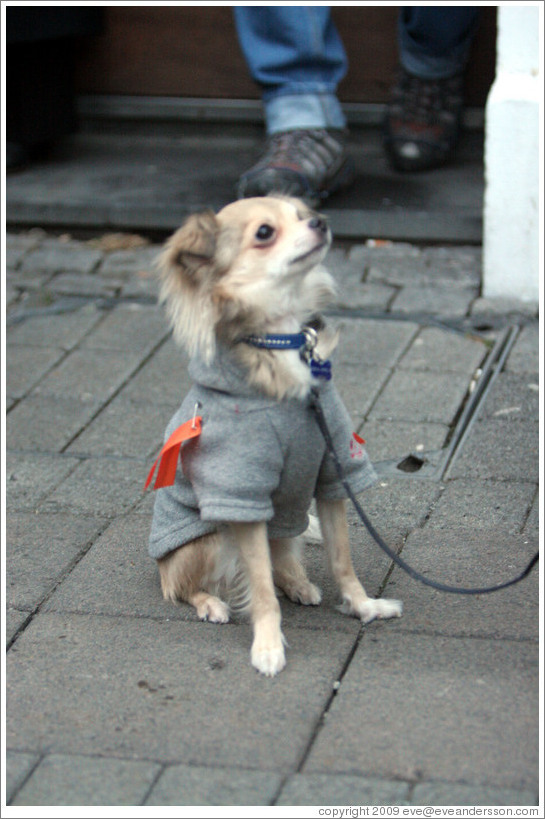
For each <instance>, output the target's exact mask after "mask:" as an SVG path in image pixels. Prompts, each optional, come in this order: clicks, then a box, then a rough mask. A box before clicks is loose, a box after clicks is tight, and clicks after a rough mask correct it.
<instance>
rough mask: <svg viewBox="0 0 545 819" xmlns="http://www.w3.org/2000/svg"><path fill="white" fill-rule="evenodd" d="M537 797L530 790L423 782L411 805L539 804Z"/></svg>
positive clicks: (417, 788)
mask: <svg viewBox="0 0 545 819" xmlns="http://www.w3.org/2000/svg"><path fill="white" fill-rule="evenodd" d="M536 797H537V794H536V793H534V792H533V791H530V790H527V791H517V790H512V789H509V788H501V787H500V788H487V787H471V786H469V785H457V784H453V783H450V782H423V783H422V784H419V785H417V786H416V787H415V789H414V791H413V794H412V798H411V805H504V806H506V805H509V806H512V805H537V798H536Z"/></svg>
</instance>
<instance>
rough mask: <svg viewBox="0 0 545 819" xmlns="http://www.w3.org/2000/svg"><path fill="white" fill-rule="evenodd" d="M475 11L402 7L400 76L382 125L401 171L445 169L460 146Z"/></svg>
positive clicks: (470, 8)
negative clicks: (464, 77)
mask: <svg viewBox="0 0 545 819" xmlns="http://www.w3.org/2000/svg"><path fill="white" fill-rule="evenodd" d="M478 15H479V8H478V7H474V6H404V7H403V8H402V9H401V12H400V16H399V27H398V42H399V59H400V64H401V67H400V71H399V77H398V80H397V82H396V85H395V87H394V89H393V92H392V98H391V101H390V104H389V106H388V111H387V114H386V119H385V124H384V144H385V148H386V152H387V154H388V156H389V159H390V161H391V163H392V164H393V166H394V168H396V169H397V170H407V171H419V170H427V169H430V168H434V167H437V166H439V165H442V164H444V163H445V162H446V161H448V159H449V158H450V157H451V156H452V154H453V151H454V148H455V146H456V143H457V141H458V137H459V132H460V125H461V118H462V109H463V72H464V69H465V67H466V63H467V58H468V54H469V48H470V45H471V41H472V38H473V35H474V33H475V30H476V27H477V20H478Z"/></svg>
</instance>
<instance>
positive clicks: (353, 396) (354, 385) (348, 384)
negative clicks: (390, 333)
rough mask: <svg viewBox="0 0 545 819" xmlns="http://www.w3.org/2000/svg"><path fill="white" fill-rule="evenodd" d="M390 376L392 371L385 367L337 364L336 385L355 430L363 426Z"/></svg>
mask: <svg viewBox="0 0 545 819" xmlns="http://www.w3.org/2000/svg"><path fill="white" fill-rule="evenodd" d="M389 376H390V370H387V369H385V368H383V367H355V366H354V365H353V364H335V366H334V378H335V385H336V387H337V389H338V391H339V394H340V396H341V398H342V400H343V401H344V404H345V406H346V409H347V410H348V412H349V414H350V417H351V419H352V425H353V427H354V430H356V431H357V430H358V429H359V427H360V426H361V424H362V421H363V419H364V418H365V416H366V414H367V413H368V412H369V410H370V409H371V407H372V406H373V404H374V402H375V401H376V399H377V396H378V394H379V393H380V390H381V389H382V387H383V386H384V384H385V383H386V381H387V380H388V378H389Z"/></svg>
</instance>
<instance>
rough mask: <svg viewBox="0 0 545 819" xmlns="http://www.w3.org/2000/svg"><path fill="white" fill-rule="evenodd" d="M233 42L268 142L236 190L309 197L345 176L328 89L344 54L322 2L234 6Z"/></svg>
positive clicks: (340, 124) (340, 123)
mask: <svg viewBox="0 0 545 819" xmlns="http://www.w3.org/2000/svg"><path fill="white" fill-rule="evenodd" d="M234 15H235V23H236V27H237V32H238V37H239V42H240V46H241V48H242V51H243V54H244V56H245V58H246V61H247V63H248V68H249V70H250V73H251V76H252V78H253V79H254V80H255V82H256V83H258V85H259V86H260V88H261V92H262V99H263V105H264V111H265V122H266V129H267V134H268V136H269V142H268V146H267V150H266V152H265V154H264V156H263V157H262V158H261V159H260V160H259V162H258V163H257V164H256V165H255V166H253V167H252V168H250V170H249V171H247V172H246V173H245V174H243V175H242V177H241V179H240V181H239V185H238V190H237V192H238V196H239V197H243V196H255V195H263V194H266V193H270V192H272V191H281V192H283V193H289V194H292V195H295V196H303V197H306V198H307V199H310V200H315V199H318V198H320V197H321V196H324V195H327V194H328V193H330V192H331V191H332V190H334V189H336V188H337V187H339V186H340V185H341V184H345V183H347V182H348V181H349V179H350V178H351V170H350V168H349V165H348V162H347V160H346V157H345V154H344V139H343V132H344V129H345V127H346V121H345V117H344V114H343V112H342V108H341V105H340V103H339V100H338V98H337V95H336V90H337V85H338V83H339V81H340V80H341V79H342V78H343V76H344V75H345V73H346V69H347V60H346V54H345V51H344V47H343V44H342V41H341V39H340V37H339V34H338V32H337V29H336V28H335V25H334V24H333V22H332V20H331V16H330V10H329V8H328V7H325V6H312V7H309V6H235V7H234Z"/></svg>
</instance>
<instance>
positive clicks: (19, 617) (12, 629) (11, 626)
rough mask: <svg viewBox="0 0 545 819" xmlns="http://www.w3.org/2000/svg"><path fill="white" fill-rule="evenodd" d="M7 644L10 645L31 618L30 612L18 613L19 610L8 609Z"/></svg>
mask: <svg viewBox="0 0 545 819" xmlns="http://www.w3.org/2000/svg"><path fill="white" fill-rule="evenodd" d="M5 614H6V620H5V623H6V643H9V642H10V641H11V640H13V638H14V637H15V635H16V634H17V632H18V631H19V629H20V628H22V627H23V626H24V625H25V623H26V622H27V621H28V620H29V618H30V617H31V614H30V612H28V611H18V609H13V608H11V607H8V608H7V609H6V612H5Z"/></svg>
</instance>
